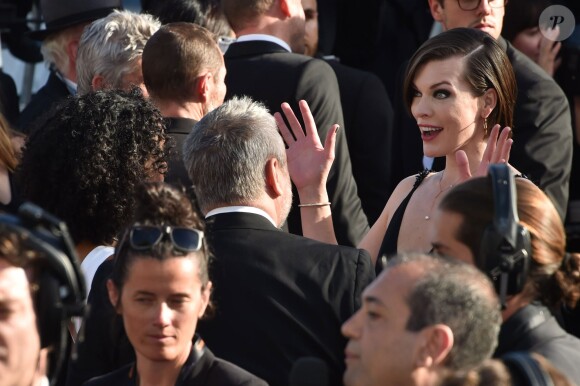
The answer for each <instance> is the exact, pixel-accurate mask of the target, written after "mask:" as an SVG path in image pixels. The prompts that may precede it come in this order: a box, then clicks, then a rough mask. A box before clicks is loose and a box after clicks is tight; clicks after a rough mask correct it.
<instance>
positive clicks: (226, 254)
mask: <svg viewBox="0 0 580 386" xmlns="http://www.w3.org/2000/svg"><path fill="white" fill-rule="evenodd" d="M183 151H184V161H185V165H186V169H187V171H188V172H189V177H190V178H191V181H192V182H193V187H194V191H195V195H196V197H197V199H198V203H199V205H200V207H201V209H202V211H203V212H204V213H205V215H206V219H207V230H206V231H207V234H208V241H209V245H210V248H211V249H212V252H213V255H214V256H215V260H214V262H213V263H212V269H211V272H210V275H211V278H212V281H213V283H214V288H215V290H214V293H213V299H214V301H215V304H216V306H217V309H216V311H215V315H214V317H213V318H211V319H209V320H207V321H206V322H205V323H204V322H202V323H201V324H200V325H199V331H200V333H201V335H202V336H203V337H204V339H205V340H206V342H207V344H208V345H209V346H210V347H211V348H212V350H213V351H214V352H215V353H216V355H218V356H220V357H221V358H223V359H226V360H229V361H231V362H233V363H235V364H237V365H238V366H241V367H242V368H245V369H246V370H248V371H250V372H252V373H253V374H256V375H258V376H259V377H261V378H263V379H264V380H266V381H267V382H268V383H269V384H270V385H287V384H288V374H289V372H290V369H291V367H292V364H293V362H295V361H296V360H297V359H299V358H300V357H306V356H309V357H318V358H320V359H322V360H323V361H325V362H326V364H327V365H328V367H329V370H330V379H331V383H330V384H333V385H334V384H337V383H338V382H339V380H340V377H341V376H342V372H343V370H344V362H343V350H344V346H345V342H346V341H345V339H344V338H343V337H342V336H341V334H340V326H341V324H342V323H343V322H344V321H346V320H347V319H348V318H349V317H350V316H351V315H352V314H353V313H354V312H355V311H356V310H357V308H358V307H359V305H360V303H359V302H360V294H361V292H362V290H363V289H364V287H365V286H366V285H367V284H369V283H370V282H371V280H372V279H373V277H374V269H373V267H372V264H371V260H370V256H369V255H368V253H367V252H366V251H364V250H357V249H354V248H351V247H344V246H337V245H329V244H324V243H320V242H318V241H315V240H311V239H308V238H304V237H301V236H297V235H293V234H289V233H286V232H283V231H281V230H280V229H279V228H280V226H281V225H282V224H283V223H284V221H285V220H286V216H287V215H288V213H289V211H290V206H291V203H292V190H291V182H290V176H289V172H288V166H287V163H286V153H285V148H284V142H283V141H282V138H281V136H280V134H279V133H278V130H277V127H276V122H275V120H274V118H273V117H272V116H271V115H270V114H269V113H268V110H267V109H266V108H265V107H264V106H263V105H262V104H261V103H259V102H253V101H252V100H251V99H249V98H248V97H244V98H242V99H238V98H234V99H232V100H229V101H227V102H225V103H224V104H223V105H222V106H220V107H218V108H217V109H215V110H213V111H212V112H210V113H209V114H207V115H206V116H205V117H203V118H202V119H201V120H200V121H199V122H198V123H197V124H196V126H195V129H194V130H193V131H192V132H191V133H190V134H189V136H188V137H187V139H186V141H185V146H184V149H183Z"/></svg>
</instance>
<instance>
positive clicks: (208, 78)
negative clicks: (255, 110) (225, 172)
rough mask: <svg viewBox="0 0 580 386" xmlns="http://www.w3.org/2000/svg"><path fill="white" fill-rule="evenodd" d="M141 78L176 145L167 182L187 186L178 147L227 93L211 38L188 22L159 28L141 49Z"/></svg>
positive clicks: (219, 57)
mask: <svg viewBox="0 0 580 386" xmlns="http://www.w3.org/2000/svg"><path fill="white" fill-rule="evenodd" d="M142 65H143V79H144V81H145V86H146V87H147V91H148V92H149V95H150V96H151V100H152V101H153V103H154V104H155V105H156V106H157V107H158V108H159V111H161V115H163V117H164V118H165V119H166V122H167V131H166V133H167V134H168V135H169V136H170V137H171V138H173V140H174V141H175V145H176V146H175V154H173V155H172V156H171V157H170V159H169V163H168V169H167V174H166V175H165V182H168V183H171V184H174V185H181V186H184V187H186V188H188V187H190V185H191V181H190V180H189V177H188V176H187V172H186V170H185V167H184V166H183V157H182V148H183V142H184V141H185V138H186V137H187V134H189V132H190V131H191V130H192V129H193V125H195V123H196V122H197V121H199V120H200V119H201V118H202V117H203V116H204V115H205V114H207V113H208V112H210V111H211V110H213V109H214V108H216V107H217V106H220V105H221V104H222V103H223V101H224V97H225V95H226V85H225V83H224V79H225V76H226V68H225V66H224V59H223V56H222V53H221V51H220V49H219V47H218V45H217V43H216V42H215V40H214V38H213V37H212V34H211V33H210V32H209V31H208V30H206V29H205V28H203V27H200V26H197V25H195V24H192V23H170V24H166V25H165V26H163V27H161V28H160V29H159V31H157V32H156V33H155V34H153V36H151V38H150V39H149V41H148V42H147V44H146V45H145V48H144V49H143V63H142Z"/></svg>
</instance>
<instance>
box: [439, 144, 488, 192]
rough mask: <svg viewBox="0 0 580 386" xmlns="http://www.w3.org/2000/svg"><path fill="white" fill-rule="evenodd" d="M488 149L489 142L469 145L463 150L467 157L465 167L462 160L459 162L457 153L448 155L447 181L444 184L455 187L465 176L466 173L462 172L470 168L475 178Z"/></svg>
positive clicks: (446, 166) (446, 162)
mask: <svg viewBox="0 0 580 386" xmlns="http://www.w3.org/2000/svg"><path fill="white" fill-rule="evenodd" d="M486 147H487V142H486V141H485V140H483V139H482V140H481V141H480V142H479V143H477V144H475V143H474V144H473V145H468V146H466V147H465V148H463V149H461V150H463V151H464V152H465V155H466V156H467V161H468V163H467V165H464V161H462V159H461V158H460V161H459V162H458V156H457V152H454V153H453V154H448V155H447V156H446V157H445V181H443V182H444V183H448V184H453V185H455V184H456V183H457V182H458V180H459V179H460V178H462V176H463V175H464V172H463V171H462V169H463V168H469V172H470V174H471V175H472V176H474V175H475V174H476V172H477V169H478V168H479V165H480V164H481V160H482V159H483V153H484V152H485V149H486Z"/></svg>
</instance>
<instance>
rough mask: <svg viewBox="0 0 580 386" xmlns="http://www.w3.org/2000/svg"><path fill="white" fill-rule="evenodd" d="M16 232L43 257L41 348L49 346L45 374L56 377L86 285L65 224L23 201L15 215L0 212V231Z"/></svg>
mask: <svg viewBox="0 0 580 386" xmlns="http://www.w3.org/2000/svg"><path fill="white" fill-rule="evenodd" d="M5 232H6V233H16V234H18V235H20V236H21V237H22V239H23V240H24V243H25V245H26V246H27V247H28V248H30V249H33V250H36V251H39V252H41V253H42V256H43V257H44V258H43V260H42V263H41V264H42V268H43V269H42V270H41V271H40V272H39V277H38V280H37V281H38V286H39V288H38V290H37V291H36V293H35V299H34V300H35V301H34V303H35V305H34V306H35V311H36V318H37V323H38V332H39V335H40V343H41V347H42V348H45V347H50V346H52V347H53V350H52V353H54V354H52V355H53V356H52V358H51V359H52V362H51V364H50V369H49V377H50V378H56V376H57V375H58V371H59V370H60V367H61V365H62V361H63V360H64V357H65V356H66V354H67V352H68V348H69V346H68V344H69V332H68V325H69V323H70V320H71V317H74V316H80V317H83V316H84V313H85V297H86V286H85V281H84V278H83V276H82V273H81V271H80V268H79V264H78V258H77V254H76V251H75V248H74V244H73V242H72V239H71V237H70V235H69V232H68V228H67V226H66V224H65V223H64V222H63V221H61V220H59V219H58V218H56V217H54V216H52V215H51V214H49V213H47V212H45V211H44V210H43V209H41V208H40V207H38V206H36V205H34V204H31V203H24V204H22V205H21V206H20V208H19V209H18V215H17V216H13V215H8V214H1V215H0V233H5Z"/></svg>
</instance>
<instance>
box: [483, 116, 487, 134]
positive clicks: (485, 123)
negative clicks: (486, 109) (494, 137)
mask: <svg viewBox="0 0 580 386" xmlns="http://www.w3.org/2000/svg"><path fill="white" fill-rule="evenodd" d="M483 135H484V136H486V137H487V118H483Z"/></svg>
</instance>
